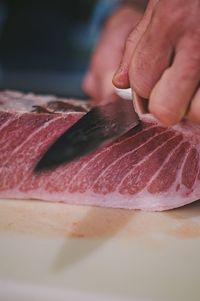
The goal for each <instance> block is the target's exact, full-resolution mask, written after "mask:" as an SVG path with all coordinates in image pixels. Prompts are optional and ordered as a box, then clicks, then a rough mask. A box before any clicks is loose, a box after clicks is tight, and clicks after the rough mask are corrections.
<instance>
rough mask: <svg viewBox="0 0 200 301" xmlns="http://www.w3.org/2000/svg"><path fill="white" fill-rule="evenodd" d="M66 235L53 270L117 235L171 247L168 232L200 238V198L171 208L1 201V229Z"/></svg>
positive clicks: (26, 232) (35, 233) (96, 248)
mask: <svg viewBox="0 0 200 301" xmlns="http://www.w3.org/2000/svg"><path fill="white" fill-rule="evenodd" d="M2 232H17V233H22V234H28V235H33V236H37V237H40V238H41V239H45V238H50V239H51V238H52V239H54V238H63V245H62V247H61V249H60V251H59V253H58V255H57V259H56V262H54V263H53V267H52V268H53V269H54V270H56V271H59V270H62V269H65V268H66V266H69V265H72V264H74V263H76V262H77V261H80V260H82V259H83V258H85V257H88V256H89V255H90V254H91V253H93V252H94V251H96V250H98V249H99V248H101V246H102V245H103V244H105V243H107V242H109V240H110V239H111V238H117V239H123V240H127V241H129V242H130V241H131V242H133V243H135V244H138V245H140V244H145V245H147V246H150V247H151V248H157V247H159V248H160V247H161V248H163V247H165V237H166V236H167V237H171V238H173V239H178V240H185V239H199V238H200V201H197V202H194V203H193V204H190V205H187V206H184V207H182V208H178V209H174V210H171V211H166V212H144V211H134V210H123V209H109V208H96V207H93V208H92V207H87V206H72V205H66V204H61V203H48V202H40V201H17V200H10V201H9V200H1V201H0V233H2Z"/></svg>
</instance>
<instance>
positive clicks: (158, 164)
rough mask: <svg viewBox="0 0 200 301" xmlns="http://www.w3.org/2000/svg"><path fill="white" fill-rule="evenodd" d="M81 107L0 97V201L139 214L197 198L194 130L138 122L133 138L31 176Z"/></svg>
mask: <svg viewBox="0 0 200 301" xmlns="http://www.w3.org/2000/svg"><path fill="white" fill-rule="evenodd" d="M88 107H89V106H88V104H87V103H84V102H83V101H78V100H66V99H59V98H56V97H54V96H36V95H33V94H22V93H19V92H10V91H5V92H0V153H1V156H0V198H4V199H5V198H6V199H9V198H12V199H13V198H14V199H40V200H44V201H55V202H65V203H70V204H81V205H93V206H102V207H113V208H129V209H143V210H155V211H160V210H166V209H172V208H176V207H179V206H183V205H185V204H188V203H191V202H193V201H196V200H198V199H199V198H200V171H199V153H200V126H198V125H194V124H192V123H191V122H189V121H187V120H183V121H182V122H181V123H180V124H178V125H176V126H174V127H172V128H165V127H163V126H161V125H160V124H159V123H158V122H157V121H156V120H155V119H154V118H153V117H152V116H151V115H150V114H147V115H142V116H140V117H141V120H142V125H141V129H140V131H139V132H136V131H135V130H134V129H133V130H131V131H129V132H128V133H127V134H126V135H124V136H123V137H121V138H120V139H118V140H117V141H116V142H115V143H112V144H110V145H108V146H106V147H104V148H102V149H100V150H98V151H96V152H94V153H92V154H89V155H87V156H85V157H83V158H82V159H80V160H78V161H74V162H72V163H70V164H67V165H63V166H61V167H59V168H57V169H54V170H53V171H47V172H42V173H41V174H34V173H33V168H34V166H35V165H36V162H37V161H38V159H39V158H40V157H41V156H42V154H43V153H44V152H45V151H46V149H47V148H48V146H49V145H50V144H52V143H53V142H54V141H55V140H56V138H57V137H59V136H60V135H61V134H62V133H63V132H64V131H65V130H66V129H67V128H69V127H70V126H71V125H72V124H73V123H75V122H76V121H77V120H78V119H79V118H80V117H81V116H83V114H85V112H87V110H88Z"/></svg>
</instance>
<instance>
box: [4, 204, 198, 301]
mask: <svg viewBox="0 0 200 301" xmlns="http://www.w3.org/2000/svg"><path fill="white" fill-rule="evenodd" d="M199 256H200V202H195V203H193V204H192V205H189V206H185V207H183V208H180V209H176V210H172V211H168V212H157V213H155V212H141V211H128V210H121V209H102V208H95V207H93V208H92V207H86V206H85V207H82V206H70V205H66V204H61V203H48V202H39V201H16V200H9V201H8V200H1V201H0V300H1V301H7V300H9V301H12V300H20V301H23V300H28V299H29V300H66V296H68V297H69V296H71V297H69V298H68V299H67V300H82V301H83V300H94V301H95V300H139V301H141V300H148V301H152V300H153V301H165V300H167V301H169V300H170V301H179V300H181V301H186V300H187V301H188V300H190V301H199V300H200V260H199ZM42 296H43V297H42ZM89 296H90V298H91V299H90V298H89ZM23 297H24V299H23ZM17 298H18V299H17ZM84 298H85V299H84Z"/></svg>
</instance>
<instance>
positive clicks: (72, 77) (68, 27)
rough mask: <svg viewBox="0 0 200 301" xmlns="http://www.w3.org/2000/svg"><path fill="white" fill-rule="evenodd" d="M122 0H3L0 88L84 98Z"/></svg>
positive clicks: (0, 21)
mask: <svg viewBox="0 0 200 301" xmlns="http://www.w3.org/2000/svg"><path fill="white" fill-rule="evenodd" d="M118 2H119V1H118V0H100V1H95V0H71V1H67V0H54V1H51V0H49V1H43V0H40V1H36V0H0V89H17V90H21V91H32V92H35V93H50V94H57V95H59V96H68V97H84V95H83V92H82V90H81V81H82V78H83V75H84V73H85V71H86V69H87V66H88V63H89V58H90V55H91V52H92V49H93V48H94V46H95V43H96V41H97V39H98V36H99V33H100V31H101V28H102V25H103V23H104V21H105V19H106V17H107V16H108V15H109V14H110V13H111V12H112V11H113V9H114V8H115V7H116V5H117V4H118Z"/></svg>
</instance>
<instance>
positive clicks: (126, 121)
mask: <svg viewBox="0 0 200 301" xmlns="http://www.w3.org/2000/svg"><path fill="white" fill-rule="evenodd" d="M118 90H119V89H118ZM116 92H117V94H118V95H120V96H122V93H121V92H120V91H116ZM120 93H121V94H120ZM128 93H129V98H128V99H132V94H130V91H129V92H128ZM122 97H123V96H122ZM124 98H126V99H127V97H125V96H124ZM139 124H140V120H139V117H138V115H137V113H136V112H135V110H134V108H133V103H132V101H126V100H123V99H122V98H119V99H118V100H115V101H112V102H110V103H107V104H105V105H101V106H96V107H93V108H92V109H91V110H90V111H89V112H88V113H87V114H85V115H84V116H83V117H82V118H81V119H79V120H78V121H77V122H76V123H75V124H74V125H73V126H72V127H71V128H69V129H68V130H67V131H66V132H65V133H64V134H62V135H61V137H59V138H58V139H57V140H56V141H55V142H54V143H53V145H51V146H50V148H49V149H48V150H47V152H46V153H45V154H44V155H43V156H42V158H41V159H40V161H39V162H38V163H37V165H36V167H35V171H36V172H39V171H42V170H47V169H50V168H55V167H57V166H59V165H61V164H63V163H69V162H71V161H73V160H76V159H79V158H80V157H82V156H84V155H87V154H89V153H91V152H92V151H94V150H96V149H97V148H99V147H102V146H104V145H106V144H107V143H110V142H112V141H114V140H116V139H117V138H118V137H120V136H122V135H123V134H125V133H126V132H127V131H129V130H130V129H132V128H134V127H137V126H138V125H139Z"/></svg>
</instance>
